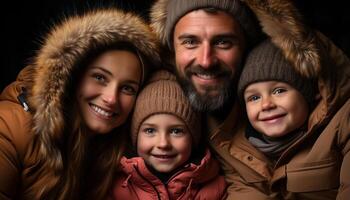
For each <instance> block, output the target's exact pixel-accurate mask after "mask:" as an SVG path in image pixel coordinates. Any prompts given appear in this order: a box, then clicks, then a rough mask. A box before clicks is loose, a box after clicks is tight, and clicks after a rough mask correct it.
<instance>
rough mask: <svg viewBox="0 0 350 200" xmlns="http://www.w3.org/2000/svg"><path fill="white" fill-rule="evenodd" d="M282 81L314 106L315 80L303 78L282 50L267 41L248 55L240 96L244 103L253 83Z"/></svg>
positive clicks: (241, 77)
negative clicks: (246, 93)
mask: <svg viewBox="0 0 350 200" xmlns="http://www.w3.org/2000/svg"><path fill="white" fill-rule="evenodd" d="M261 81H281V82H285V83H288V84H289V85H291V86H292V87H294V88H295V89H297V90H298V91H299V92H300V93H301V94H302V95H303V96H304V98H305V100H306V101H307V102H308V104H309V106H312V105H313V103H314V99H315V94H316V87H315V80H313V79H308V78H306V77H303V76H302V75H301V74H299V73H298V72H297V71H295V69H294V67H293V66H292V64H291V63H290V62H289V61H287V60H286V58H285V56H284V55H283V54H282V51H281V49H279V48H278V47H276V46H275V45H274V44H273V43H272V42H271V40H269V39H268V40H265V41H264V42H262V43H261V44H259V45H258V46H257V47H255V48H254V49H253V50H252V51H251V52H250V53H249V55H248V57H247V60H246V63H245V65H244V68H243V71H242V73H241V76H240V80H239V83H238V91H237V92H238V96H239V98H240V100H242V102H244V101H243V98H244V91H245V89H246V88H247V87H248V86H249V85H250V84H252V83H256V82H261Z"/></svg>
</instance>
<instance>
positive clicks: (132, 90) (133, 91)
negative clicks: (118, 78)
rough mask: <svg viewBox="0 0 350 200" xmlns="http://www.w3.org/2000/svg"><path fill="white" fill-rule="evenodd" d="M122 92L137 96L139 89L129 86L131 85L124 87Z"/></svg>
mask: <svg viewBox="0 0 350 200" xmlns="http://www.w3.org/2000/svg"><path fill="white" fill-rule="evenodd" d="M122 91H123V92H124V93H125V94H128V95H136V93H137V89H135V88H134V87H132V86H129V85H125V86H123V87H122Z"/></svg>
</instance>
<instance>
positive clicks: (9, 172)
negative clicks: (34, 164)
mask: <svg viewBox="0 0 350 200" xmlns="http://www.w3.org/2000/svg"><path fill="white" fill-rule="evenodd" d="M3 109H4V108H3V106H1V105H0V199H4V200H6V199H14V198H15V194H16V191H17V190H18V186H19V183H20V166H21V164H20V160H19V155H18V153H17V149H16V147H15V144H14V141H13V137H12V134H11V133H10V131H11V130H10V128H9V126H8V124H7V122H6V121H8V120H11V118H9V116H8V115H4V110H3ZM5 109H6V108H5ZM5 114H6V113H5Z"/></svg>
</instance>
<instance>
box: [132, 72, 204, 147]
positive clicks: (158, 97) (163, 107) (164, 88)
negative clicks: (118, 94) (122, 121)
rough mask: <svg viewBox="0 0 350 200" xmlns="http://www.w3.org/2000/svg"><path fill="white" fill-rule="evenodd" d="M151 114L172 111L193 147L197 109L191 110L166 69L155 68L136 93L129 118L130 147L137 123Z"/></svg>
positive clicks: (197, 131) (198, 129)
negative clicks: (185, 127) (184, 127)
mask: <svg viewBox="0 0 350 200" xmlns="http://www.w3.org/2000/svg"><path fill="white" fill-rule="evenodd" d="M155 114H172V115H175V116H177V117H178V118H180V119H182V121H184V122H185V124H186V126H187V129H188V131H189V132H190V133H191V136H192V139H193V144H194V147H198V145H199V141H200V137H201V119H200V113H198V112H195V111H194V110H193V109H192V107H191V104H190V102H189V100H188V99H187V97H186V95H185V94H184V92H183V91H182V89H181V87H180V85H179V84H178V82H177V81H176V77H175V76H174V75H173V74H171V73H169V72H168V71H165V70H161V71H158V72H155V73H154V74H153V75H152V77H151V78H150V80H149V81H148V83H147V85H146V86H145V88H143V89H142V90H141V92H140V94H139V96H138V97H137V100H136V105H135V109H134V113H133V116H132V122H131V140H132V144H133V145H134V147H136V144H137V135H138V132H139V129H140V126H141V124H142V123H143V122H144V121H145V120H146V119H147V118H148V117H150V116H152V115H155Z"/></svg>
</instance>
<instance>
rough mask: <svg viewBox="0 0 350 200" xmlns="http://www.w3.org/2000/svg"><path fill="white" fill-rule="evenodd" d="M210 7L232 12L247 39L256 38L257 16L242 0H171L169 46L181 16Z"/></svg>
mask: <svg viewBox="0 0 350 200" xmlns="http://www.w3.org/2000/svg"><path fill="white" fill-rule="evenodd" d="M210 7H212V8H217V9H220V10H223V11H225V12H227V13H229V14H231V15H232V16H233V17H234V18H235V19H236V20H237V21H238V23H239V24H240V25H241V27H243V30H244V32H245V34H246V36H248V38H247V41H251V40H255V38H256V37H257V35H258V29H257V26H258V24H257V22H256V18H255V17H254V15H253V14H252V13H251V11H250V10H248V8H247V7H246V6H245V5H244V4H243V3H241V2H240V0H169V3H168V5H167V19H166V26H165V35H166V38H167V43H168V46H169V47H172V36H173V30H174V27H175V25H176V23H177V22H178V21H179V19H180V18H181V17H183V16H184V15H186V14H187V13H189V12H191V11H194V10H198V9H201V8H210Z"/></svg>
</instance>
